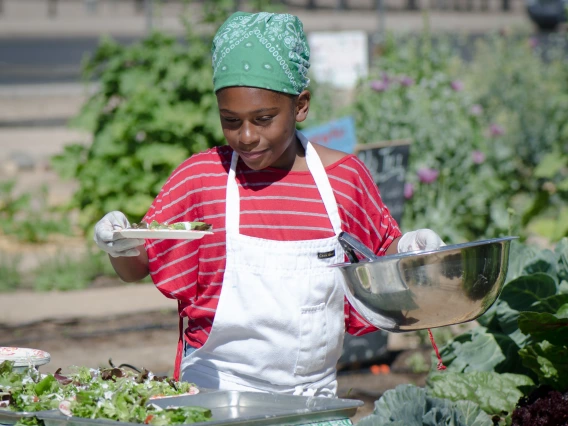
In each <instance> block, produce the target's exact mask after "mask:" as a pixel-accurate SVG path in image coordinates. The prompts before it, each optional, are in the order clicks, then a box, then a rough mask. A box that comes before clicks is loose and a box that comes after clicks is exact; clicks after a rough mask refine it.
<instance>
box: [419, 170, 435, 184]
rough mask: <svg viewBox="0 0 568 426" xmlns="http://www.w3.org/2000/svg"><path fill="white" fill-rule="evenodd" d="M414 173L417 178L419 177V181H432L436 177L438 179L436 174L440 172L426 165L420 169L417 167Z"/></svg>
mask: <svg viewBox="0 0 568 426" xmlns="http://www.w3.org/2000/svg"><path fill="white" fill-rule="evenodd" d="M416 174H417V175H418V179H420V182H422V183H432V182H434V181H435V180H436V179H438V175H439V174H440V172H439V171H438V170H435V169H430V168H428V167H424V168H422V169H419V170H418V171H417V172H416Z"/></svg>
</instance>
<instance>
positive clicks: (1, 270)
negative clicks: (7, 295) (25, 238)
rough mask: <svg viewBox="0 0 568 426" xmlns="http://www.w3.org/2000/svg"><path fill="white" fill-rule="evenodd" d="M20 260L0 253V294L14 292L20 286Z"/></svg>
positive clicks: (17, 257)
mask: <svg viewBox="0 0 568 426" xmlns="http://www.w3.org/2000/svg"><path fill="white" fill-rule="evenodd" d="M20 261H21V258H20V257H19V256H14V255H9V254H7V253H2V252H0V293H2V292H8V291H13V290H16V289H17V288H18V287H20V286H21V284H22V275H21V273H20V270H19V264H20Z"/></svg>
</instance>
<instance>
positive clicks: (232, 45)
mask: <svg viewBox="0 0 568 426" xmlns="http://www.w3.org/2000/svg"><path fill="white" fill-rule="evenodd" d="M211 51H212V54H213V84H214V87H215V91H217V90H219V89H221V88H223V87H229V86H249V87H260V88H263V89H270V90H275V91H278V92H283V93H289V94H294V95H297V94H299V93H300V92H301V91H302V90H304V89H305V88H306V87H307V86H308V84H309V82H310V80H309V79H308V77H307V74H308V68H309V67H310V49H309V47H308V42H307V40H306V36H305V34H304V29H303V25H302V22H301V21H300V20H299V19H298V18H297V17H296V16H294V15H289V14H277V13H268V12H261V13H254V14H251V13H245V12H236V13H234V14H233V15H231V17H230V18H229V19H227V20H226V21H225V23H224V24H223V25H222V26H221V27H220V28H219V30H218V31H217V34H216V35H215V38H214V39H213V46H212V48H211Z"/></svg>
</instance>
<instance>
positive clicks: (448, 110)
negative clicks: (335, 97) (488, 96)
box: [351, 33, 512, 243]
mask: <svg viewBox="0 0 568 426" xmlns="http://www.w3.org/2000/svg"><path fill="white" fill-rule="evenodd" d="M460 63H461V61H460V59H459V54H458V53H457V50H456V47H455V46H453V45H452V44H450V42H449V40H446V39H444V38H441V39H433V38H432V37H431V36H430V35H429V34H427V33H426V34H424V35H423V36H422V37H420V38H403V39H398V38H395V37H392V38H390V39H389V41H388V42H387V43H386V45H385V47H384V52H383V53H382V55H381V57H379V59H378V61H377V62H376V63H375V66H374V69H373V71H372V73H371V77H370V78H369V79H368V80H366V81H363V82H361V84H360V85H359V86H358V88H357V94H356V96H355V102H354V103H353V105H352V110H351V111H352V114H353V115H354V117H355V119H356V123H357V137H358V140H359V142H360V143H371V142H377V141H381V140H397V139H410V140H411V141H412V145H411V158H410V161H409V171H408V174H407V179H406V180H407V188H408V189H409V191H408V193H407V194H406V196H407V198H408V201H407V204H406V208H405V212H404V216H403V219H402V224H403V226H404V227H405V228H407V229H415V228H421V227H430V228H433V229H436V230H437V231H438V232H440V233H442V237H443V238H444V239H445V240H447V241H450V242H455V243H457V242H463V241H470V240H474V239H478V238H479V237H480V236H482V235H490V236H495V235H502V234H506V233H507V232H508V230H509V228H510V227H511V226H512V223H511V221H510V219H511V218H510V215H509V213H508V207H509V206H508V205H507V203H506V199H504V198H503V197H502V196H501V195H502V194H503V193H506V191H507V185H508V184H507V182H506V181H504V180H502V179H500V176H499V173H500V172H501V171H502V170H503V163H504V162H507V161H509V160H508V158H509V156H510V154H511V152H510V151H509V150H507V149H506V147H505V149H503V147H501V146H499V145H497V144H495V143H493V142H494V141H493V139H494V138H493V136H491V135H488V134H487V133H486V128H487V127H488V126H489V123H488V121H487V118H486V117H484V115H483V114H482V112H481V111H480V106H479V105H478V104H476V101H475V98H474V97H473V96H472V94H471V93H469V92H468V90H467V88H466V86H465V83H464V81H463V77H464V76H463V74H460V72H459V70H460Z"/></svg>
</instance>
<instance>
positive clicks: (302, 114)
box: [294, 90, 312, 122]
mask: <svg viewBox="0 0 568 426" xmlns="http://www.w3.org/2000/svg"><path fill="white" fill-rule="evenodd" d="M311 98H312V94H311V93H310V92H309V91H308V90H304V91H302V93H300V94H299V95H298V97H297V98H296V107H295V111H294V112H295V113H296V121H297V122H301V121H304V120H305V119H306V118H307V117H308V111H309V110H310V100H311Z"/></svg>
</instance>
